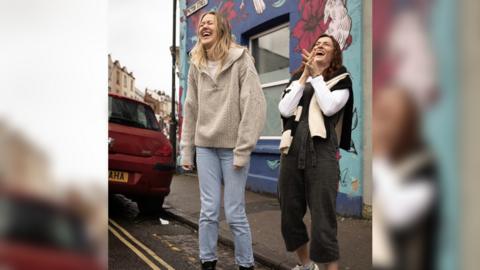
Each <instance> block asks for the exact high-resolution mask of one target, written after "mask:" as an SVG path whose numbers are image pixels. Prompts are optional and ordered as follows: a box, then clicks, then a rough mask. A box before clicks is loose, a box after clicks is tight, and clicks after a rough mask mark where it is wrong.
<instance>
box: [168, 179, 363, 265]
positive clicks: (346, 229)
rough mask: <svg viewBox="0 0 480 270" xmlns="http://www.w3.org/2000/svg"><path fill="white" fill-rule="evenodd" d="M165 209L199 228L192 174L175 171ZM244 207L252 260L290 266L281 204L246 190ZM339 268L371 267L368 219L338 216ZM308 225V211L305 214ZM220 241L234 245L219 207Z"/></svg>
mask: <svg viewBox="0 0 480 270" xmlns="http://www.w3.org/2000/svg"><path fill="white" fill-rule="evenodd" d="M165 206H166V208H167V209H166V210H167V211H168V212H170V213H171V214H172V215H173V217H174V218H176V219H178V220H180V221H182V222H184V223H187V224H188V225H190V226H192V227H194V228H196V229H198V217H199V213H200V195H199V189H198V179H197V176H196V175H194V174H189V175H176V176H174V178H173V181H172V185H171V193H170V195H169V196H168V197H167V198H166V202H165ZM246 211H247V215H248V220H249V222H250V227H251V231H252V240H253V250H254V256H255V260H256V261H257V262H260V263H262V264H264V265H266V266H269V267H272V268H274V269H291V268H293V267H294V266H295V265H296V263H297V260H296V257H295V255H294V254H293V253H288V252H286V250H285V245H284V243H283V238H282V235H281V232H280V207H279V204H278V200H277V199H276V198H275V197H273V196H271V195H262V194H259V193H255V192H251V191H247V192H246ZM337 220H338V241H339V245H340V269H348V270H366V269H371V265H372V262H371V261H372V260H371V253H372V252H371V250H372V249H371V246H372V240H371V239H372V231H371V226H372V223H371V221H370V220H362V219H352V218H343V217H338V218H337ZM305 222H306V224H307V226H308V228H309V229H310V226H309V223H310V214H309V213H307V215H306V216H305ZM219 233H220V235H219V241H220V242H222V243H223V244H226V245H229V246H233V238H232V234H231V233H230V230H229V227H228V224H227V223H226V221H225V215H224V210H223V207H222V208H221V216H220V230H219Z"/></svg>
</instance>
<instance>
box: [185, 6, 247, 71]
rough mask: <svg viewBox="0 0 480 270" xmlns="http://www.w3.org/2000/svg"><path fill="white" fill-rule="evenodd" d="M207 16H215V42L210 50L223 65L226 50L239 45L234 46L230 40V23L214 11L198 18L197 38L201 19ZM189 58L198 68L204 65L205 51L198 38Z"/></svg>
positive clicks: (233, 42) (226, 53) (205, 59)
mask: <svg viewBox="0 0 480 270" xmlns="http://www.w3.org/2000/svg"><path fill="white" fill-rule="evenodd" d="M208 14H211V15H214V16H215V23H216V26H217V40H216V41H215V43H214V44H213V47H212V49H211V50H212V54H213V55H215V58H216V59H219V60H221V64H222V65H223V61H224V60H225V58H226V57H227V55H228V50H229V49H230V48H231V47H240V45H238V44H236V43H235V41H234V40H233V38H232V30H231V27H230V23H229V22H228V21H227V20H226V19H225V17H223V16H222V15H221V14H219V13H218V12H216V11H209V12H206V13H204V14H203V15H202V16H201V17H200V21H199V22H198V25H197V37H199V36H200V33H199V30H200V24H201V23H202V20H203V18H204V17H205V16H206V15H208ZM190 56H191V61H192V63H193V64H194V65H195V66H197V67H200V66H205V65H206V63H207V51H206V49H205V48H204V47H203V45H202V43H201V42H200V38H198V39H197V43H196V44H195V46H194V47H193V49H192V51H191V52H190Z"/></svg>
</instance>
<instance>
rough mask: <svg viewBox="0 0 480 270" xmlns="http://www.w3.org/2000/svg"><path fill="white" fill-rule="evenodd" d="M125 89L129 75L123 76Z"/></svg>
mask: <svg viewBox="0 0 480 270" xmlns="http://www.w3.org/2000/svg"><path fill="white" fill-rule="evenodd" d="M123 87H127V75H125V74H124V75H123Z"/></svg>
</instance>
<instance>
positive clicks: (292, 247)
mask: <svg viewBox="0 0 480 270" xmlns="http://www.w3.org/2000/svg"><path fill="white" fill-rule="evenodd" d="M308 241H310V239H308V238H305V239H304V241H295V242H294V243H286V241H285V247H286V248H287V251H288V252H294V251H296V250H297V249H299V248H300V247H301V246H303V245H305V244H307V243H308ZM292 242H293V241H292Z"/></svg>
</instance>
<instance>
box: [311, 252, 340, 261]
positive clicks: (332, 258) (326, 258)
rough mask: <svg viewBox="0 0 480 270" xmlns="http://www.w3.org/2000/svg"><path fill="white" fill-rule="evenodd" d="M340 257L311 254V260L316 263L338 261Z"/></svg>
mask: <svg viewBox="0 0 480 270" xmlns="http://www.w3.org/2000/svg"><path fill="white" fill-rule="evenodd" d="M339 259H340V256H338V255H331V256H315V255H312V254H310V260H312V261H314V262H316V263H331V262H336V261H338V260H339Z"/></svg>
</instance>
